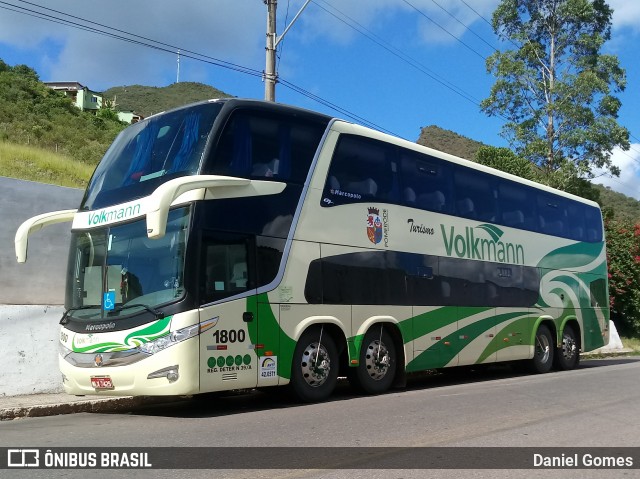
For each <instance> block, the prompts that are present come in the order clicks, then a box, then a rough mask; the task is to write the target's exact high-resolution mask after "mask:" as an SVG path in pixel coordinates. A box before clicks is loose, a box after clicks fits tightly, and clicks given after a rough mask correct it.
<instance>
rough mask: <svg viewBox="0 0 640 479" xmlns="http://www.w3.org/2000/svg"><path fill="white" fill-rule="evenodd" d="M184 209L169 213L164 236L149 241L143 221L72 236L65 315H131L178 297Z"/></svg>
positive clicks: (93, 318) (92, 317)
mask: <svg viewBox="0 0 640 479" xmlns="http://www.w3.org/2000/svg"><path fill="white" fill-rule="evenodd" d="M188 223H189V209H188V208H179V209H175V210H172V211H170V213H169V219H168V222H167V232H166V234H165V236H164V237H163V238H161V239H153V240H151V239H149V238H147V234H146V224H145V219H144V218H142V219H141V220H138V221H136V222H133V223H128V224H125V225H121V226H113V227H110V228H109V227H107V228H101V229H95V230H91V231H84V232H74V233H73V236H72V241H71V251H70V254H69V267H68V271H67V291H66V301H65V307H66V309H67V310H68V311H67V313H66V316H70V317H73V318H74V319H76V320H86V321H96V320H100V319H104V318H109V319H117V318H118V317H123V316H129V315H131V314H137V313H139V312H140V311H142V310H144V309H150V310H153V309H154V308H155V307H157V306H159V305H162V304H166V303H169V302H173V301H176V300H178V299H180V298H182V296H183V295H184V263H185V249H186V241H187V231H188Z"/></svg>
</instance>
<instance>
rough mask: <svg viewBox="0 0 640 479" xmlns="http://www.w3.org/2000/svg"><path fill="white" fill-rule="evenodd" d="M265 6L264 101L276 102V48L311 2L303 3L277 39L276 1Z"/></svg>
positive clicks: (271, 0)
mask: <svg viewBox="0 0 640 479" xmlns="http://www.w3.org/2000/svg"><path fill="white" fill-rule="evenodd" d="M263 1H264V3H265V5H266V6H267V48H266V50H267V63H266V67H265V69H264V99H265V100H266V101H276V83H277V82H278V73H277V72H276V48H278V44H279V43H280V42H281V41H282V39H283V38H284V36H285V35H286V34H287V32H288V31H289V29H290V28H291V27H292V26H293V24H294V23H295V22H296V20H297V19H298V17H300V14H301V13H302V11H303V10H304V9H305V8H307V5H309V3H310V2H311V0H307V1H306V2H304V5H302V7H301V8H300V10H299V11H298V13H296V16H295V17H293V20H291V22H290V23H289V25H287V28H285V29H284V32H282V35H280V36H279V37H278V36H277V34H276V7H277V4H278V0H263Z"/></svg>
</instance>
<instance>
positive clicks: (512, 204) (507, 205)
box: [498, 180, 538, 231]
mask: <svg viewBox="0 0 640 479" xmlns="http://www.w3.org/2000/svg"><path fill="white" fill-rule="evenodd" d="M499 181H500V183H499V185H498V202H499V204H500V217H499V221H498V223H500V224H503V225H505V226H511V227H512V228H522V229H526V230H533V231H535V230H536V229H537V225H538V221H537V218H536V202H535V194H534V193H535V192H534V190H533V189H531V188H529V187H528V186H524V185H519V184H518V183H514V182H511V181H507V180H499Z"/></svg>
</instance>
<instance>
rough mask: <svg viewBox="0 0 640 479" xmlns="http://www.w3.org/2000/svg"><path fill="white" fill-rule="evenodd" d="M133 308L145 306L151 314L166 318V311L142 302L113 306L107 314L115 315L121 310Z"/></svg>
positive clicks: (158, 317)
mask: <svg viewBox="0 0 640 479" xmlns="http://www.w3.org/2000/svg"><path fill="white" fill-rule="evenodd" d="M131 308H143V309H145V310H147V311H149V312H150V313H151V314H153V315H154V316H155V318H156V319H162V318H164V313H163V312H162V311H160V310H159V309H154V308H152V307H150V306H147V305H146V304H140V303H136V304H126V305H123V306H117V307H115V308H113V309H112V310H111V311H107V316H113V315H114V314H118V313H119V312H121V311H124V310H125V309H131Z"/></svg>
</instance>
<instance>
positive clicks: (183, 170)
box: [16, 99, 609, 401]
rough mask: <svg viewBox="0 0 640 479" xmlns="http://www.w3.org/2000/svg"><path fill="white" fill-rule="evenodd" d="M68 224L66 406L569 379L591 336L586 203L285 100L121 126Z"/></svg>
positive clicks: (593, 282)
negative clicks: (546, 376) (445, 371)
mask: <svg viewBox="0 0 640 479" xmlns="http://www.w3.org/2000/svg"><path fill="white" fill-rule="evenodd" d="M61 221H72V230H71V231H72V239H71V245H70V251H69V261H68V269H67V278H66V281H67V283H66V299H65V309H66V311H65V313H64V315H63V316H62V319H61V321H60V323H61V326H62V327H61V330H60V339H59V343H60V355H59V366H60V370H61V372H62V381H63V384H64V388H65V390H66V391H67V392H68V393H70V394H75V395H83V394H101V395H190V394H197V393H205V392H215V391H224V390H231V389H245V388H256V387H266V386H277V385H287V384H288V385H290V387H291V389H292V391H293V392H294V393H295V395H297V396H298V397H299V398H300V399H301V400H303V401H317V400H322V399H325V398H327V397H328V396H329V395H330V394H331V392H332V390H333V389H334V387H335V385H336V382H337V378H338V377H339V376H340V377H343V376H346V377H348V378H349V380H350V381H351V383H352V384H353V385H354V386H356V387H357V388H358V389H360V390H361V391H363V392H365V393H381V392H383V391H385V390H387V389H388V388H390V387H392V386H402V385H403V384H404V383H405V381H406V375H407V373H410V372H415V371H422V370H428V369H439V368H448V367H455V366H464V365H479V364H489V363H494V362H499V361H515V360H522V361H526V362H528V364H529V366H530V368H531V369H532V370H533V371H534V372H538V373H544V372H547V371H549V370H550V369H551V368H552V367H555V368H557V369H571V368H575V367H576V365H577V364H578V361H579V357H580V356H579V354H580V351H589V350H593V349H595V348H598V347H601V346H603V345H604V344H606V342H607V340H608V334H609V333H608V331H609V309H608V305H609V301H608V286H607V266H606V252H605V243H604V239H603V224H602V217H601V213H600V210H599V208H598V205H597V204H595V203H593V202H590V201H587V200H584V199H581V198H578V197H575V196H572V195H569V194H566V193H563V192H560V191H556V190H553V189H551V188H548V187H545V186H541V185H539V184H536V183H533V182H530V181H526V180H523V179H520V178H517V177H515V176H512V175H509V174H505V173H502V172H499V171H496V170H493V169H491V168H487V167H484V166H481V165H478V164H475V163H473V162H469V161H466V160H463V159H460V158H456V157H454V156H451V155H448V154H444V153H440V152H437V151H435V150H432V149H429V148H424V147H422V146H419V145H417V144H414V143H410V142H408V141H404V140H401V139H398V138H394V137H391V136H388V135H385V134H382V133H379V132H376V131H373V130H370V129H367V128H364V127H361V126H358V125H354V124H351V123H348V122H345V121H341V120H338V119H335V118H331V117H329V116H325V115H322V114H319V113H314V112H310V111H306V110H302V109H298V108H293V107H288V106H283V105H278V104H274V103H264V102H259V101H251V100H239V99H227V100H212V101H207V102H201V103H197V104H193V105H189V106H185V107H182V108H178V109H175V110H172V111H168V112H165V113H161V114H158V115H155V116H153V117H150V118H148V119H145V120H143V121H141V122H139V123H136V124H134V125H132V126H130V127H128V128H127V129H125V130H124V131H123V132H122V133H121V134H120V135H119V136H118V138H117V139H116V140H115V141H114V143H113V144H112V146H111V147H110V148H109V150H108V151H107V153H106V154H105V156H104V158H103V159H102V161H101V162H100V163H99V165H98V167H97V168H96V170H95V172H94V174H93V176H92V178H91V180H90V182H89V185H88V187H87V190H86V193H85V195H84V198H83V200H82V203H81V204H80V207H79V209H77V210H75V209H74V210H66V211H59V212H55V213H50V214H45V215H40V216H37V217H35V218H32V219H30V220H28V221H26V222H25V223H24V224H23V225H22V226H21V227H20V229H19V230H18V232H17V234H16V252H17V257H18V261H25V260H26V251H27V237H28V235H29V234H30V233H32V232H34V231H37V230H38V229H40V228H42V227H43V226H46V225H48V224H51V223H55V222H61Z"/></svg>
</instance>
